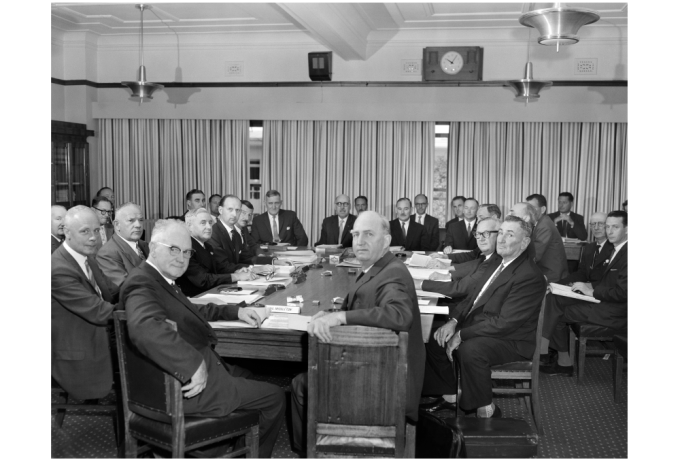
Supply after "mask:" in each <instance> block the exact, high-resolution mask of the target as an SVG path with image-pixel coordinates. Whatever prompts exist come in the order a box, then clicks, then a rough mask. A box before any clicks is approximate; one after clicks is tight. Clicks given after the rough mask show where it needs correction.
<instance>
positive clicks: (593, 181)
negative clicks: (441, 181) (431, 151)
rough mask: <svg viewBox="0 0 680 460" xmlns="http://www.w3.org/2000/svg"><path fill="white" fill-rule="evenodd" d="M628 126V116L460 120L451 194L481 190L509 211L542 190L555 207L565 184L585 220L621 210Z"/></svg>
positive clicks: (452, 142) (454, 126)
mask: <svg viewBox="0 0 680 460" xmlns="http://www.w3.org/2000/svg"><path fill="white" fill-rule="evenodd" d="M627 129H628V126H627V124H626V123H554V122H551V123H539V122H526V123H520V122H481V123H480V122H453V123H451V127H450V130H449V166H448V177H449V200H451V199H452V198H453V197H454V196H456V195H463V196H474V197H475V198H477V200H479V201H480V204H481V203H484V202H488V203H495V204H498V205H499V206H500V207H501V210H502V211H503V213H504V214H507V212H508V211H509V209H510V207H511V206H512V205H513V204H514V203H516V202H518V201H524V200H525V199H526V197H527V196H528V195H530V194H532V193H541V194H543V195H545V197H546V199H547V201H548V212H553V211H556V210H557V198H558V195H559V193H560V192H565V191H566V192H571V193H572V194H573V195H574V197H575V200H574V207H573V210H574V211H575V212H577V213H579V214H582V215H584V216H585V217H586V220H587V219H588V218H589V217H590V215H591V214H592V213H593V212H596V211H602V212H609V211H612V210H616V209H620V205H621V203H622V202H623V201H624V200H625V199H626V198H627V194H628V181H627V174H628V171H627V156H628V142H627Z"/></svg>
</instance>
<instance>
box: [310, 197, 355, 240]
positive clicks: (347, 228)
mask: <svg viewBox="0 0 680 460" xmlns="http://www.w3.org/2000/svg"><path fill="white" fill-rule="evenodd" d="M351 209H352V204H351V201H350V199H349V196H347V195H338V196H336V197H335V214H334V215H332V216H330V217H326V218H325V219H324V220H323V223H322V224H321V237H320V238H319V241H317V242H316V243H314V246H318V245H320V244H335V245H342V247H343V248H349V247H351V246H352V228H353V227H354V221H355V220H356V218H357V216H355V215H354V214H351V213H350V212H349V211H350V210H351Z"/></svg>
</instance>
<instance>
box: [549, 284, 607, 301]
mask: <svg viewBox="0 0 680 460" xmlns="http://www.w3.org/2000/svg"><path fill="white" fill-rule="evenodd" d="M548 289H550V292H552V293H553V294H555V295H561V296H563V297H571V298H572V299H580V300H585V301H586V302H593V303H600V301H599V300H598V299H596V298H595V297H593V296H589V295H584V294H579V293H577V292H574V291H572V290H571V287H570V286H564V285H562V284H557V283H550V286H549V287H548Z"/></svg>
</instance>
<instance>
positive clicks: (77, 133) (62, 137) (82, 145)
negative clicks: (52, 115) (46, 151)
mask: <svg viewBox="0 0 680 460" xmlns="http://www.w3.org/2000/svg"><path fill="white" fill-rule="evenodd" d="M89 136H94V131H92V130H88V129H87V126H86V125H84V124H80V123H66V122H64V121H54V120H52V189H51V191H52V204H60V205H62V206H64V207H65V208H67V209H68V208H70V207H72V206H75V205H77V204H82V205H85V206H89V205H90V198H91V197H90V158H89V146H88V144H87V138H88V137H89Z"/></svg>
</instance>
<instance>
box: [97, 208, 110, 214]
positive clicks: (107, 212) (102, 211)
mask: <svg viewBox="0 0 680 460" xmlns="http://www.w3.org/2000/svg"><path fill="white" fill-rule="evenodd" d="M94 209H96V210H97V211H99V212H100V213H101V214H102V216H104V215H106V214H109V215H111V214H113V211H107V210H106V209H99V208H94Z"/></svg>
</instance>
